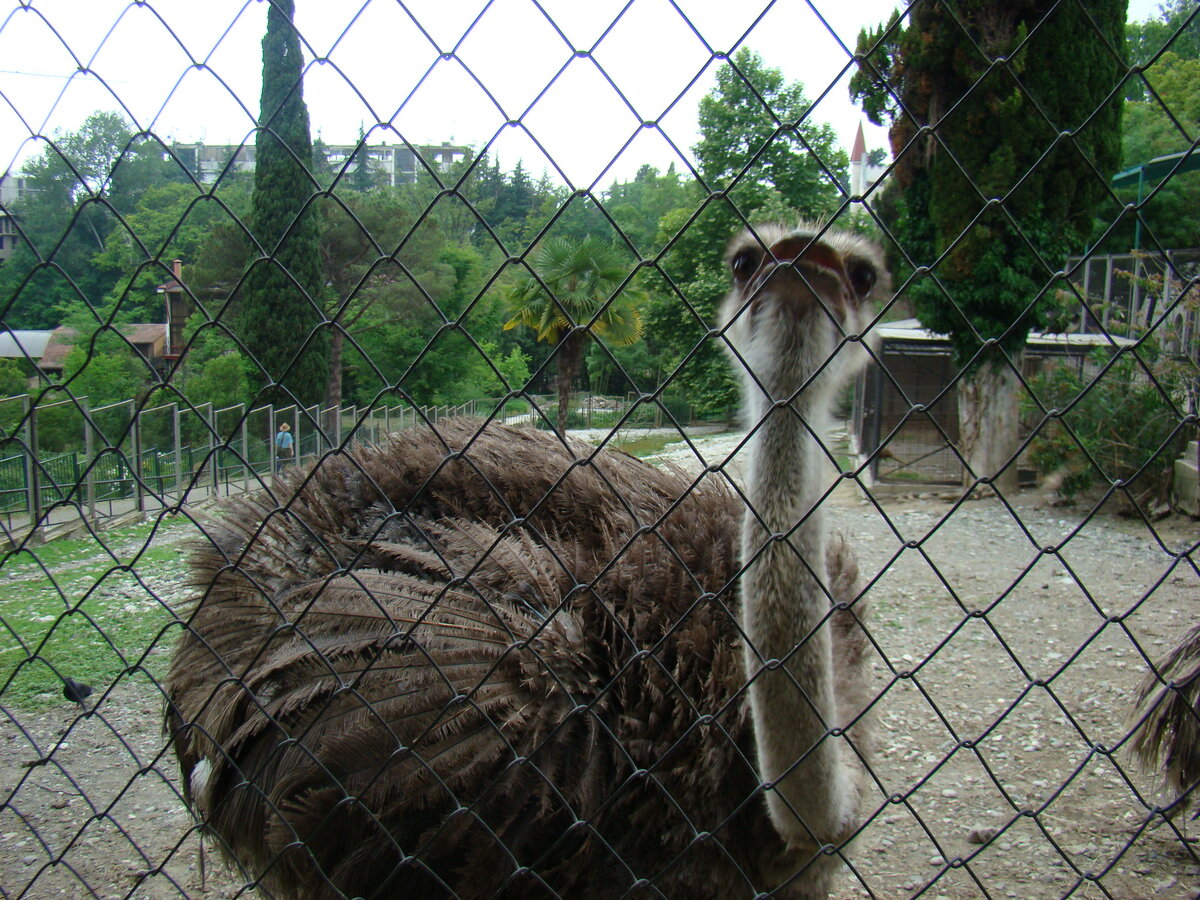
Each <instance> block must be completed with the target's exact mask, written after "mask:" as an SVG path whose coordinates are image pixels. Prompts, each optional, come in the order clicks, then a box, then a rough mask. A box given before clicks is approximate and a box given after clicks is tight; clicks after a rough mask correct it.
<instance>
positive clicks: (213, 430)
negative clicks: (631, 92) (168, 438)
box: [208, 403, 221, 499]
mask: <svg viewBox="0 0 1200 900" xmlns="http://www.w3.org/2000/svg"><path fill="white" fill-rule="evenodd" d="M219 438H220V436H219V435H218V434H217V407H216V404H214V403H210V404H208V464H209V465H210V466H211V467H212V489H213V497H214V499H215V498H219V497H220V496H221V450H220V447H219V446H218V444H217V441H218V440H219Z"/></svg>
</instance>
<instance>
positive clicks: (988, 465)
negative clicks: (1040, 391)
mask: <svg viewBox="0 0 1200 900" xmlns="http://www.w3.org/2000/svg"><path fill="white" fill-rule="evenodd" d="M1022 359H1023V357H1022V356H1018V357H1017V358H1016V359H1014V360H1013V366H1016V367H1017V368H1019V367H1020V366H1021V362H1022ZM1013 366H1010V365H1008V364H1006V363H1005V364H1001V365H998V366H997V365H991V364H986V363H985V364H984V365H982V366H980V367H979V368H977V369H975V370H974V371H973V372H970V373H969V374H968V375H967V376H966V377H964V378H963V380H962V381H960V382H959V384H958V449H959V452H960V453H961V454H962V456H963V459H964V461H965V462H966V467H965V468H964V470H963V486H964V487H968V486H970V485H973V484H975V481H976V479H978V478H987V479H988V480H989V482H990V483H991V484H993V485H995V486H996V487H997V488H999V489H1000V490H1001V491H1002V492H1009V491H1014V490H1016V488H1017V461H1016V459H1015V456H1016V453H1017V447H1018V445H1019V444H1020V436H1019V434H1018V428H1017V425H1018V421H1019V418H1020V416H1019V412H1020V404H1019V402H1018V401H1019V396H1020V395H1019V391H1018V388H1019V387H1020V384H1021V380H1020V378H1018V376H1017V373H1016V371H1014V370H1013ZM1001 469H1003V471H1001Z"/></svg>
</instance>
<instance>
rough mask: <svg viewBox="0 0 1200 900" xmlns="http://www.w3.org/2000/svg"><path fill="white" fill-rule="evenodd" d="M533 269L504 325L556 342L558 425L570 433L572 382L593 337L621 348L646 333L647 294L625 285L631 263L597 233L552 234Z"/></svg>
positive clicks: (512, 297) (516, 291)
mask: <svg viewBox="0 0 1200 900" xmlns="http://www.w3.org/2000/svg"><path fill="white" fill-rule="evenodd" d="M533 268H534V272H535V273H536V274H535V275H530V276H529V277H527V278H525V279H523V280H522V281H520V282H519V283H518V284H516V285H515V286H514V287H513V288H512V290H511V291H510V292H509V295H508V303H509V306H510V308H511V309H512V317H511V318H510V319H509V320H508V321H507V322H506V323H505V324H504V328H505V330H508V329H512V328H516V327H517V326H518V325H522V326H525V327H527V328H530V329H532V330H533V332H534V333H535V334H536V335H537V339H538V340H539V341H545V342H547V343H550V344H554V345H556V347H557V351H556V353H557V357H558V430H559V432H560V433H565V431H566V427H567V413H568V410H569V409H570V400H571V385H572V382H573V381H574V380H575V375H576V373H578V371H579V364H580V361H581V360H582V359H583V354H584V351H585V350H586V349H587V342H588V339H589V338H591V337H597V338H603V339H604V340H605V341H607V342H608V343H611V344H613V345H614V346H618V347H622V346H628V345H629V344H633V343H634V342H636V341H637V340H638V339H639V338H640V337H641V335H642V316H641V310H640V305H641V303H642V302H643V300H644V294H643V293H642V291H641V290H640V289H638V288H633V287H629V286H626V287H624V288H623V289H622V288H621V284H622V282H624V281H625V280H626V278H627V277H628V275H629V268H628V266H626V265H625V264H624V263H623V262H622V261H621V259H620V257H618V256H617V254H616V253H615V251H613V250H612V248H611V247H609V246H608V245H607V244H605V243H604V242H603V241H600V240H598V239H597V238H594V237H588V238H585V239H584V240H582V241H570V240H566V239H560V238H549V239H547V240H546V241H544V242H543V243H542V244H541V246H540V247H538V249H537V251H536V252H535V253H534V260H533Z"/></svg>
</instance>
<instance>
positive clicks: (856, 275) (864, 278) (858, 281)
mask: <svg viewBox="0 0 1200 900" xmlns="http://www.w3.org/2000/svg"><path fill="white" fill-rule="evenodd" d="M846 274H847V275H849V276H850V286H851V287H853V288H854V293H856V294H858V296H860V297H865V296H867V294H869V293H871V288H873V287H875V281H876V279H877V278H878V277H879V275H878V273H876V271H875V267H874V266H872V265H869V264H868V263H853V264H852V265H851V266H850V268H849V270H848V271H847V272H846Z"/></svg>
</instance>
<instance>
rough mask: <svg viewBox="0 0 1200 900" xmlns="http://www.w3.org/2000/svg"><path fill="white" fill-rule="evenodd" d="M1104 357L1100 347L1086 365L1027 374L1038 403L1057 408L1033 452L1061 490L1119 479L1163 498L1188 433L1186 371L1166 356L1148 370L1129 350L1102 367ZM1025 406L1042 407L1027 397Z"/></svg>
mask: <svg viewBox="0 0 1200 900" xmlns="http://www.w3.org/2000/svg"><path fill="white" fill-rule="evenodd" d="M1139 354H1140V355H1142V356H1143V358H1145V357H1146V356H1152V355H1153V354H1149V353H1147V354H1142V351H1141V350H1139ZM1109 359H1110V357H1109V355H1108V353H1107V352H1106V351H1097V352H1096V354H1095V355H1094V356H1093V358H1092V361H1093V363H1094V366H1092V367H1084V371H1083V372H1080V371H1078V370H1077V369H1076V368H1074V367H1072V366H1067V365H1063V366H1056V367H1054V368H1052V369H1050V370H1049V371H1046V372H1042V373H1040V374H1039V375H1037V376H1036V377H1034V378H1033V379H1032V380H1031V381H1030V388H1031V390H1032V392H1033V394H1034V396H1035V397H1037V398H1038V400H1039V401H1040V403H1041V406H1042V408H1044V409H1045V410H1058V411H1059V413H1060V414H1059V415H1057V416H1056V417H1054V418H1050V419H1047V420H1046V421H1045V422H1044V423H1043V424H1042V425H1041V427H1040V428H1039V429H1038V431H1037V433H1036V434H1035V436H1034V437H1033V439H1032V441H1031V442H1030V460H1031V461H1032V463H1033V465H1034V467H1035V468H1036V469H1037V471H1038V472H1039V473H1040V474H1041V475H1042V476H1044V477H1046V478H1047V479H1049V480H1050V481H1051V482H1052V483H1055V486H1056V488H1057V490H1058V492H1059V493H1060V494H1062V495H1063V496H1064V497H1074V496H1076V495H1078V494H1080V493H1082V492H1084V491H1087V490H1089V489H1091V488H1093V487H1097V486H1103V487H1107V486H1108V485H1109V484H1111V483H1112V482H1114V481H1117V480H1121V481H1122V482H1124V483H1125V484H1126V485H1127V486H1128V487H1129V489H1130V491H1131V494H1132V496H1133V498H1134V499H1135V500H1137V501H1141V500H1144V499H1147V498H1159V499H1163V498H1165V497H1166V495H1167V491H1168V489H1169V488H1170V481H1171V470H1172V467H1173V465H1174V460H1175V458H1176V457H1177V456H1178V455H1179V453H1180V452H1181V450H1182V447H1183V444H1184V441H1185V440H1186V437H1187V435H1186V433H1185V431H1184V429H1183V427H1182V425H1181V420H1182V418H1183V414H1182V413H1181V411H1180V404H1181V403H1182V398H1183V396H1184V382H1183V378H1182V377H1180V376H1181V373H1180V372H1179V371H1177V370H1176V369H1175V368H1174V367H1173V366H1172V365H1171V364H1170V362H1169V361H1168V362H1165V363H1164V364H1162V365H1153V368H1151V369H1150V370H1149V371H1148V370H1147V369H1146V368H1143V366H1142V365H1141V364H1139V362H1138V360H1137V359H1136V358H1135V357H1133V356H1132V355H1130V354H1127V353H1126V354H1123V355H1122V356H1121V357H1120V358H1119V359H1117V360H1116V361H1115V362H1113V363H1112V364H1111V365H1110V366H1108V368H1104V366H1105V364H1106V363H1107V362H1108V360H1109ZM1089 369H1090V370H1091V371H1090V372H1089ZM1097 370H1098V371H1099V374H1096V375H1092V374H1091V372H1095V371H1097ZM1026 413H1027V414H1028V413H1033V414H1034V415H1036V416H1037V417H1038V418H1039V419H1040V418H1041V416H1042V414H1043V410H1042V409H1038V408H1035V407H1034V406H1033V404H1032V402H1030V403H1029V406H1028V407H1027V409H1026Z"/></svg>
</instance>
